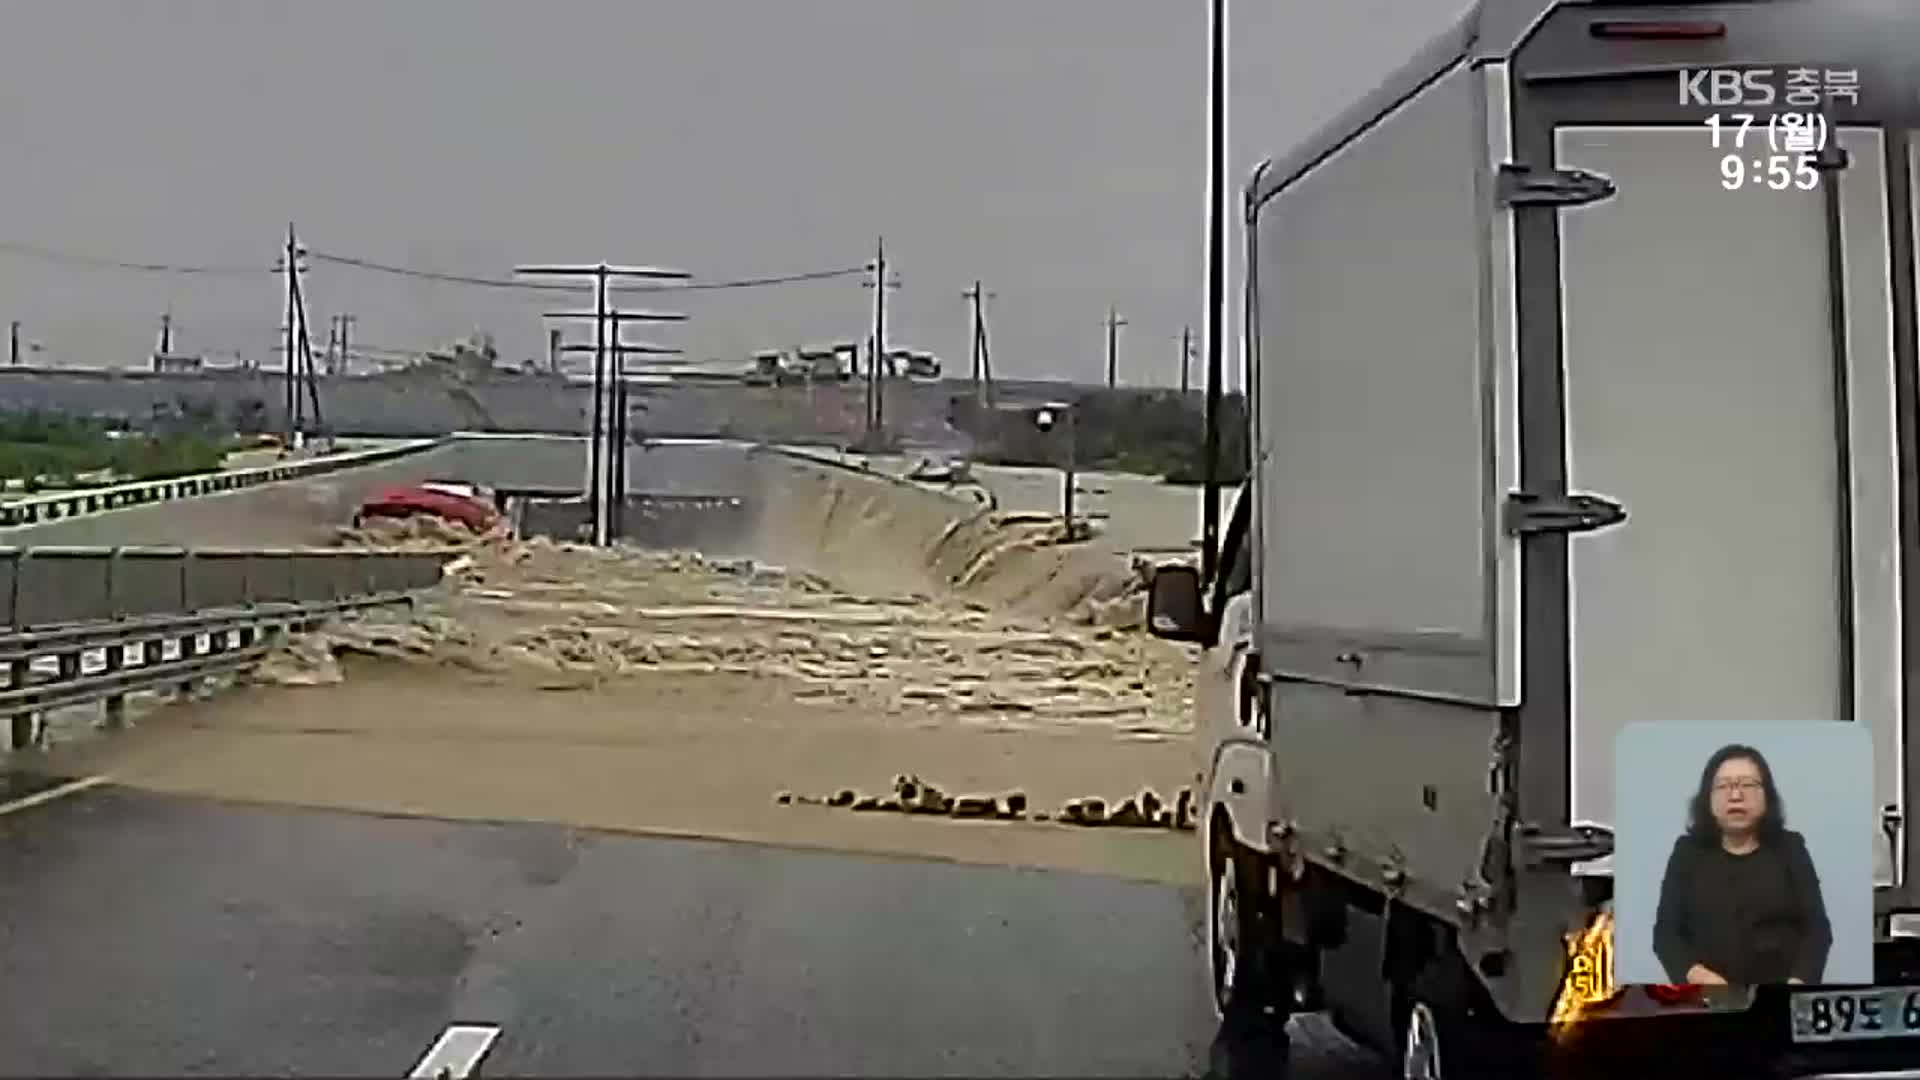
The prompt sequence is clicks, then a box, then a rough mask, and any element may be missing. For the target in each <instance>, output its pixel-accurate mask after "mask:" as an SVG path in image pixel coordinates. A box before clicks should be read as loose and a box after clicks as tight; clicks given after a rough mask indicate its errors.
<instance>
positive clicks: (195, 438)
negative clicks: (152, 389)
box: [0, 410, 237, 492]
mask: <svg viewBox="0 0 1920 1080" xmlns="http://www.w3.org/2000/svg"><path fill="white" fill-rule="evenodd" d="M154 420H155V422H154V423H153V424H151V425H149V426H148V427H146V428H145V429H143V430H133V429H130V428H129V427H127V426H125V425H115V424H112V423H110V422H108V421H105V420H99V419H94V418H90V417H78V416H69V415H65V414H61V413H47V412H35V411H4V412H0V480H4V481H5V483H6V486H7V487H9V488H15V489H20V490H25V491H28V492H33V491H40V490H45V489H55V490H58V489H63V488H73V487H86V486H91V485H93V484H101V483H112V482H116V481H125V480H165V479H169V478H172V477H176V476H187V475H191V474H193V473H201V472H209V471H212V470H215V469H218V468H220V467H221V464H222V463H223V462H224V461H225V460H226V457H227V454H228V453H230V452H231V451H233V450H234V449H236V448H237V445H236V440H235V439H234V438H233V437H232V436H231V435H230V434H228V433H226V432H225V431H222V430H220V429H219V428H218V427H217V426H216V425H215V424H214V423H213V422H212V421H211V418H210V417H200V416H195V415H183V414H181V413H180V412H179V411H177V410H175V411H170V412H169V413H167V414H166V415H156V417H155V418H154Z"/></svg>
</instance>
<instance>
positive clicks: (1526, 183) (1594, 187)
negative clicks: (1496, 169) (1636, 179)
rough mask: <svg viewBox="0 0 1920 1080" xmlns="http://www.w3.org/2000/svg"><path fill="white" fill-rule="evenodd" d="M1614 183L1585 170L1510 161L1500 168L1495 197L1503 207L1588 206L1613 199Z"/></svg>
mask: <svg viewBox="0 0 1920 1080" xmlns="http://www.w3.org/2000/svg"><path fill="white" fill-rule="evenodd" d="M1618 190H1619V189H1618V188H1616V187H1614V186H1613V181H1612V180H1609V179H1607V178H1606V177H1604V176H1601V175H1600V174H1599V173H1591V172H1588V171H1586V170H1585V169H1536V168H1534V167H1533V166H1531V165H1521V164H1516V163H1513V162H1508V163H1507V164H1505V165H1502V166H1500V176H1499V179H1498V180H1497V181H1496V182H1495V184H1494V197H1495V198H1496V199H1498V200H1499V201H1500V205H1501V206H1585V205H1586V204H1588V203H1593V202H1599V201H1600V200H1602V199H1610V198H1612V197H1613V196H1614V195H1615V194H1616V193H1617V192H1618Z"/></svg>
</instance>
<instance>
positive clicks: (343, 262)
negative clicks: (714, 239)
mask: <svg viewBox="0 0 1920 1080" xmlns="http://www.w3.org/2000/svg"><path fill="white" fill-rule="evenodd" d="M307 257H308V258H310V259H314V260H316V261H318V262H327V263H335V264H337V265H340V266H351V267H355V268H358V269H361V270H371V271H374V272H376V273H382V274H394V275H396V276H399V277H410V278H420V279H423V280H426V281H444V282H447V283H449V284H455V285H478V286H481V287H484V288H493V289H515V290H528V289H531V290H537V291H542V292H555V291H560V292H578V291H579V288H578V287H577V286H573V285H565V284H560V283H557V282H543V281H515V280H512V279H508V278H489V277H475V276H472V275H469V274H448V273H442V272H440V271H437V270H421V269H419V268H417V267H412V266H398V265H395V264H393V263H381V262H375V261H373V260H372V259H359V258H353V257H350V256H346V255H333V254H329V253H327V252H323V251H310V252H308V253H307ZM866 272H867V268H866V267H865V266H845V267H837V268H834V269H831V270H806V271H802V272H800V273H797V274H773V275H768V276H764V277H747V278H732V279H729V280H722V281H687V282H682V283H679V284H672V285H627V284H622V285H620V286H619V289H620V291H621V292H623V293H648V292H685V291H687V290H691V289H750V288H756V287H758V286H762V285H791V284H794V283H796V282H801V281H826V280H829V279H832V278H842V277H852V276H854V275H856V274H864V273H866Z"/></svg>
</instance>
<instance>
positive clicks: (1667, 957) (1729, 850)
mask: <svg viewBox="0 0 1920 1080" xmlns="http://www.w3.org/2000/svg"><path fill="white" fill-rule="evenodd" d="M1689 811H1690V813H1689V819H1690V820H1689V822H1688V828H1687V831H1686V833H1685V834H1683V835H1682V836H1681V837H1680V839H1679V840H1677V841H1675V842H1674V845H1673V854H1672V856H1671V857H1669V858H1668V859H1667V873H1666V877H1665V878H1664V879H1663V880H1662V881H1661V882H1660V911H1659V915H1658V916H1657V917H1656V918H1655V920H1654V926H1653V951H1654V954H1655V955H1657V956H1658V957H1659V958H1660V966H1661V967H1663V968H1665V969H1666V971H1667V977H1668V978H1670V979H1672V980H1673V981H1674V982H1675V983H1694V984H1697V985H1704V986H1724V985H1733V986H1764V985H1767V984H1770V983H1818V982H1819V981H1820V978H1821V975H1822V974H1823V973H1824V972H1825V971H1826V967H1827V953H1828V951H1829V950H1830V949H1831V948H1832V947H1833V929H1832V927H1831V926H1830V925H1828V922H1827V907H1826V902H1825V901H1824V900H1823V899H1822V898H1821V895H1820V875H1819V874H1817V873H1816V872H1815V871H1814V867H1813V857H1812V856H1811V855H1809V854H1808V853H1807V842H1806V840H1805V839H1804V838H1802V837H1801V835H1800V834H1799V833H1797V832H1794V831H1792V830H1791V829H1788V828H1787V819H1786V808H1785V807H1784V806H1782V805H1781V802H1780V790H1779V789H1778V788H1776V787H1775V786H1774V783H1773V770H1772V769H1771V768H1769V767H1768V766H1767V759H1766V758H1764V757H1762V756H1761V754H1760V751H1758V750H1755V749H1754V748H1753V747H1751V746H1741V745H1737V744H1736V745H1733V746H1724V747H1721V748H1720V750H1718V751H1717V752H1715V753H1714V755H1713V756H1712V757H1711V758H1708V759H1707V767H1706V768H1705V769H1704V770H1702V771H1701V773H1700V788H1699V790H1698V791H1696V792H1695V793H1694V796H1693V802H1692V804H1691V806H1690V807H1689Z"/></svg>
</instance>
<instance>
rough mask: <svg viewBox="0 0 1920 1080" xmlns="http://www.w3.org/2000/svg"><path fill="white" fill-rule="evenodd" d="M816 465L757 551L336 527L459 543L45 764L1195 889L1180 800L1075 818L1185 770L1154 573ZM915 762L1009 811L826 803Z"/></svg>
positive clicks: (462, 813) (266, 791) (233, 789)
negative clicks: (405, 592)
mask: <svg viewBox="0 0 1920 1080" xmlns="http://www.w3.org/2000/svg"><path fill="white" fill-rule="evenodd" d="M812 482H813V481H811V480H808V481H807V483H812ZM819 483H821V484H824V485H826V486H827V487H828V488H830V489H831V490H815V489H809V488H807V487H806V486H805V484H796V485H795V490H794V491H793V492H792V493H791V496H792V504H791V505H790V506H785V507H775V508H772V510H771V511H770V512H769V513H768V514H767V515H766V517H765V520H766V522H767V523H768V525H769V527H768V528H766V529H763V530H762V535H760V536H758V537H757V538H755V542H753V543H751V544H744V545H741V546H743V547H745V548H747V549H749V550H751V551H753V552H754V553H753V554H739V553H734V554H729V555H727V556H724V557H721V556H715V555H702V554H699V553H696V552H690V551H644V550H638V549H614V550H598V549H593V548H588V547H584V546H579V545H574V544H568V543H557V542H551V541H541V540H534V541H522V540H514V539H510V538H507V537H503V536H496V537H491V538H486V539H482V540H476V539H475V538H472V537H468V536H465V535H462V534H447V533H443V532H441V531H439V530H434V529H426V530H424V531H423V530H421V529H420V528H418V527H415V528H413V529H411V530H407V531H400V532H393V531H389V532H384V533H380V534H356V535H348V536H343V537H342V542H345V543H350V544H355V545H372V546H441V545H446V544H450V543H451V544H458V545H459V546H460V547H461V549H462V552H463V553H462V554H461V555H460V557H459V558H458V559H457V560H455V561H454V562H452V563H451V564H450V568H449V570H450V572H449V574H448V577H447V580H446V581H445V582H444V583H443V585H442V586H441V587H439V588H438V589H436V590H434V591H433V592H432V593H431V594H430V595H427V596H425V597H424V598H423V599H422V600H421V602H420V603H419V604H418V605H417V606H416V607H415V608H414V609H413V610H411V611H405V610H400V609H395V610H394V611H391V612H384V613H368V614H365V615H363V616H359V617H355V618H351V619H346V620H342V621H340V622H337V623H334V624H332V625H330V626H328V627H326V628H324V629H323V630H322V631H320V632H318V633H315V634H310V635H305V636H303V637H300V638H297V639H294V640H292V641H290V642H288V643H287V644H286V646H285V647H284V648H282V649H281V650H280V651H279V652H277V653H276V654H274V655H273V656H272V657H271V658H270V659H269V661H268V662H267V663H265V664H264V665H262V666H261V667H260V668H259V669H258V670H257V671H255V672H253V673H252V674H251V676H249V678H248V680H247V685H244V686H240V687H236V688H233V689H231V690H228V691H227V692H223V693H221V694H219V695H217V696H215V697H212V698H210V699H206V700H197V701H185V702H180V701H176V702H172V703H168V704H164V705H158V706H148V707H145V708H142V709H140V710H137V711H136V722H135V725H134V729H133V730H132V731H130V732H127V733H125V734H123V735H121V736H118V737H115V738H110V739H93V738H89V739H77V740H68V741H66V742H64V743H63V744H62V745H59V746H56V747H55V748H54V749H53V750H52V751H51V753H52V755H53V756H54V757H56V758H57V759H60V761H61V763H62V764H61V767H63V768H65V769H68V770H71V771H76V772H86V773H106V774H109V775H111V776H112V777H113V778H114V779H115V780H116V781H118V782H121V783H125V784H131V785H135V786H140V787H145V788H149V789H154V790H161V791H172V792H180V793H192V794H200V795H213V796H220V797H227V798H236V799H246V800H261V801H271V802H282V803H293V804H299V805H308V806H326V807H338V808H341V809H352V810H371V811H378V812H389V813H405V814H423V815H431V816H444V817H456V818H479V819H487V820H536V821H549V822H559V823H569V824H576V825H581V826H587V827H597V828H609V829H621V830H633V831H642V832H654V833H666V834H673V835H698V836H708V837H717V838H726V839H735V840H743V841H758V842H773V843H782V844H792V845H802V846H817V847H828V848H836V849H844V850H859V851H869V852H876V853H894V854H901V855H918V856H934V857H941V858H951V859H961V860H967V861H983V862H995V863H1010V864H1016V865H1031V866H1047V867H1057V868H1063V869H1074V870H1084V871H1091V872H1100V873H1111V874H1120V875H1125V876H1129V877H1138V878H1148V879H1154V880H1169V881H1189V880H1192V879H1193V878H1194V877H1195V876H1196V870H1195V868H1196V867H1197V866H1198V856H1197V855H1196V854H1195V843H1196V842H1195V840H1194V838H1193V834H1192V833H1191V832H1184V831H1181V830H1180V829H1178V828H1176V827H1166V826H1165V824H1164V819H1166V818H1167V817H1168V812H1166V811H1162V812H1161V815H1160V816H1161V818H1162V819H1163V822H1162V823H1161V824H1156V823H1155V822H1153V821H1151V820H1141V821H1135V822H1133V823H1131V824H1128V825H1125V826H1100V827H1094V826H1087V825H1069V824H1061V823H1060V821H1059V818H1060V817H1061V816H1062V811H1063V810H1064V809H1065V808H1066V807H1067V806H1068V804H1069V803H1072V802H1076V801H1077V800H1082V799H1086V798H1088V797H1095V798H1097V799H1098V800H1100V804H1102V805H1104V806H1106V807H1109V808H1113V807H1122V806H1124V807H1129V808H1133V807H1137V806H1141V805H1144V806H1148V807H1152V806H1156V805H1158V806H1163V807H1171V806H1172V805H1174V800H1175V798H1176V796H1177V793H1178V792H1179V791H1180V789H1182V788H1183V787H1191V786H1192V784H1193V781H1194V775H1195V771H1196V764H1197V758H1196V753H1195V748H1194V746H1193V743H1192V739H1191V725H1192V679H1191V671H1192V663H1193V656H1192V655H1191V652H1190V651H1189V650H1188V649H1187V648H1185V647H1182V646H1175V645H1171V644H1168V643H1165V642H1161V641H1158V640H1155V639H1153V638H1151V637H1149V636H1147V635H1145V634H1144V633H1142V632H1141V631H1140V629H1139V622H1140V616H1141V608H1142V604H1141V585H1142V583H1143V581H1144V577H1143V576H1142V574H1141V572H1140V570H1139V568H1138V567H1136V566H1135V565H1133V564H1131V563H1129V562H1128V561H1127V560H1126V559H1125V557H1124V555H1123V554H1117V553H1116V552H1114V551H1112V550H1107V549H1099V550H1083V549H1080V548H1076V547H1075V546H1073V545H1063V544H1061V543H1059V542H1058V539H1057V535H1055V534H1056V533H1057V523H1047V522H1039V523H1035V522H1033V521H1030V520H1029V521H1024V522H1016V523H1013V524H1004V525H1003V524H998V523H995V522H988V521H975V520H971V519H969V520H968V521H966V522H960V521H957V520H955V521H943V520H940V519H939V517H938V515H939V514H940V513H950V512H951V505H952V504H950V503H937V502H930V503H919V502H914V501H913V500H911V499H909V500H907V501H905V502H902V501H899V500H895V499H893V498H892V497H891V496H889V497H887V498H881V497H877V496H874V495H873V493H872V492H871V490H869V489H867V488H863V487H861V486H860V484H859V483H858V482H857V478H856V480H844V479H840V478H835V477H828V478H826V479H824V480H820V481H819ZM837 485H844V487H843V486H837ZM1174 494H1175V497H1178V496H1179V494H1180V493H1178V492H1175V493H1174ZM941 507H946V509H941ZM929 515H932V516H929ZM829 519H830V520H829ZM1165 531H1187V530H1186V527H1185V524H1184V523H1181V524H1180V525H1179V526H1178V527H1177V528H1173V527H1169V528H1168V529H1166V530H1165ZM883 539H884V540H885V541H887V542H888V543H889V544H890V545H891V546H890V547H887V548H885V549H882V548H881V547H880V546H878V545H879V543H880V541H881V540H883ZM1156 539H1158V538H1156ZM1142 546H1146V545H1142ZM775 556H785V558H776V557H775ZM903 776H912V777H915V778H917V779H918V780H919V781H920V782H921V783H923V784H925V785H937V788H938V790H940V791H943V792H946V793H948V794H950V795H951V796H952V797H953V799H954V800H959V801H961V803H962V804H963V805H988V806H993V807H1000V808H1002V809H1001V810H1000V812H999V813H997V814H993V813H989V814H986V815H982V816H983V817H984V818H985V819H984V820H953V819H951V818H950V817H944V816H941V815H938V814H920V815H914V814H907V813H890V812H865V813H863V812H858V811H854V810H851V809H850V808H848V807H845V806H830V805H822V804H824V803H828V802H834V801H849V800H852V799H854V798H856V797H858V798H860V799H862V800H863V801H862V802H861V805H862V806H863V807H867V808H873V807H874V806H875V804H876V802H877V801H878V800H879V799H880V798H881V797H883V796H884V795H885V794H886V793H887V792H888V791H889V790H891V789H892V788H893V787H894V785H895V782H896V780H897V778H900V777H903ZM868 796H872V797H868ZM1013 796H1018V800H1017V802H1013V803H1009V801H1008V800H1009V799H1010V798H1011V797H1013ZM968 799H971V800H973V803H966V802H965V800H968ZM984 800H995V801H993V802H984ZM1008 805H1019V806H1023V807H1026V808H1027V810H1026V811H1024V812H1022V813H1020V814H1018V815H1010V814H1008V813H1006V812H1005V810H1004V808H1005V807H1006V806H1008ZM1136 816H1137V815H1136ZM1147 816H1148V817H1149V818H1150V817H1151V816H1152V815H1147ZM1014 817H1017V818H1018V819H1017V820H1012V819H1010V818H1014ZM1041 817H1044V818H1047V819H1049V820H1035V819H1036V818H1041Z"/></svg>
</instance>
